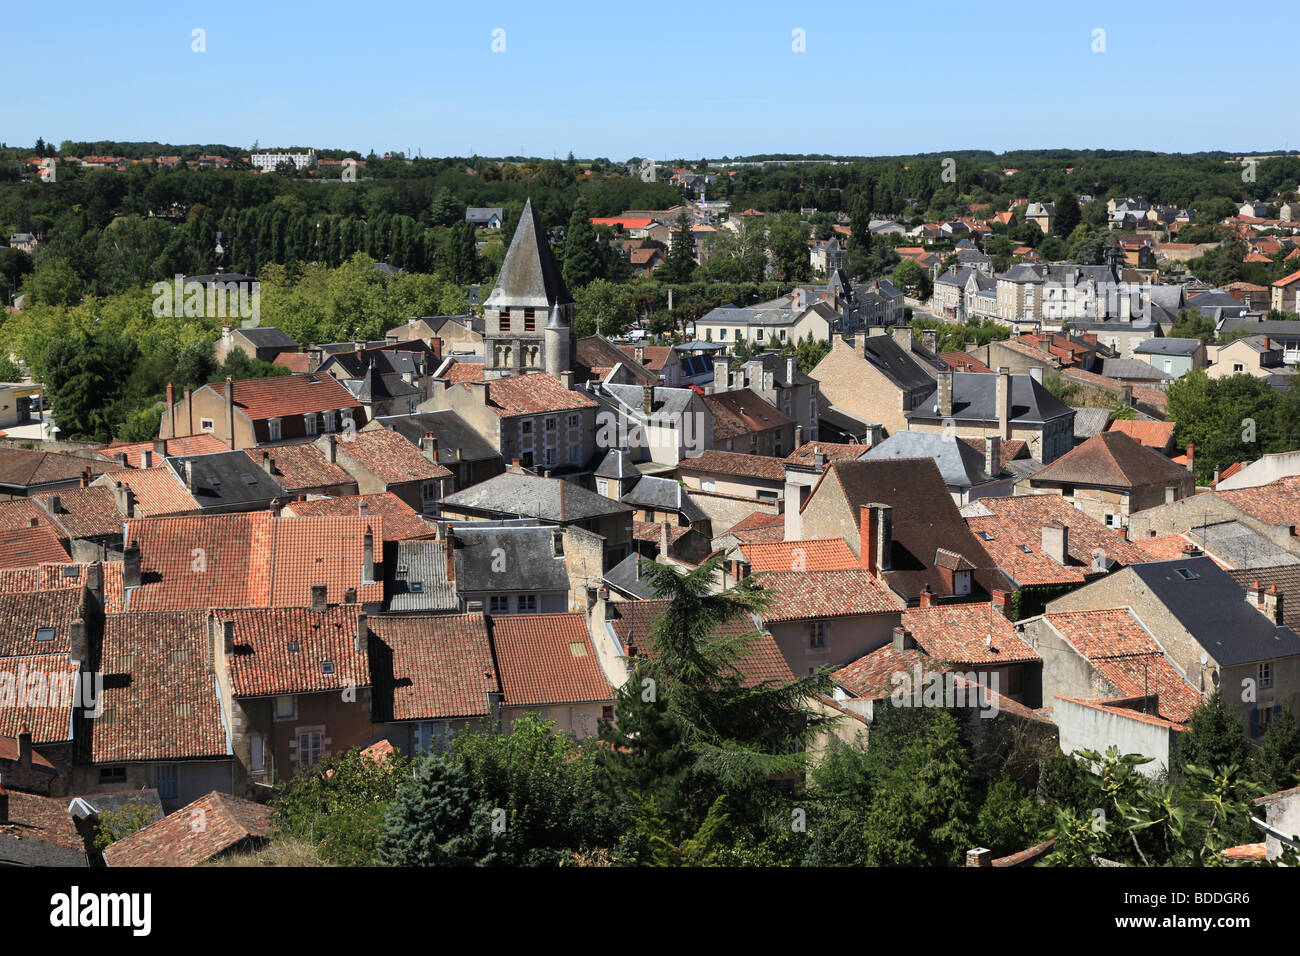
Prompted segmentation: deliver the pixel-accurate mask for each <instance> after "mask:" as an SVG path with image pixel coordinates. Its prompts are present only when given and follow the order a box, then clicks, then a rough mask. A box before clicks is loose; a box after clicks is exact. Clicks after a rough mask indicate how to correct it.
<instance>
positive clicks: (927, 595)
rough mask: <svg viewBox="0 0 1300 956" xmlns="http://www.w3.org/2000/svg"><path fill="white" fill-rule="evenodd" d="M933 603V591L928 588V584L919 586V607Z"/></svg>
mask: <svg viewBox="0 0 1300 956" xmlns="http://www.w3.org/2000/svg"><path fill="white" fill-rule="evenodd" d="M933 603H934V592H933V591H931V590H930V585H928V584H927V585H926V586H925V587H923V588H921V599H920V606H921V607H930V606H931V605H932V604H933Z"/></svg>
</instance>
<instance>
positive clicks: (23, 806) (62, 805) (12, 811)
mask: <svg viewBox="0 0 1300 956" xmlns="http://www.w3.org/2000/svg"><path fill="white" fill-rule="evenodd" d="M0 790H2V791H3V792H4V794H5V795H6V796H7V797H8V798H9V816H8V820H7V821H6V822H3V823H0V836H3V837H14V838H17V839H19V840H36V841H38V842H40V843H48V844H50V845H51V846H57V847H60V848H62V849H64V850H76V851H77V852H78V853H83V854H84V853H85V852H86V844H85V843H84V842H83V841H82V839H81V835H80V834H79V833H78V832H77V825H76V822H75V821H74V820H73V819H72V815H71V814H70V813H68V801H67V798H66V797H42V796H39V795H38V794H34V793H24V792H22V791H21V790H10V789H9V788H8V787H3V788H0Z"/></svg>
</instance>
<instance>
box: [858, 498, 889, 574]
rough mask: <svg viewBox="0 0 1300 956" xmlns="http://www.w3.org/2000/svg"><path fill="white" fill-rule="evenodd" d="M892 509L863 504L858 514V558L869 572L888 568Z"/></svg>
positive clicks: (873, 572)
mask: <svg viewBox="0 0 1300 956" xmlns="http://www.w3.org/2000/svg"><path fill="white" fill-rule="evenodd" d="M893 511H894V509H893V508H891V507H890V506H889V505H884V504H878V503H872V504H869V505H863V506H862V507H861V509H860V510H859V515H858V560H859V561H860V562H861V564H862V567H864V568H865V569H866V570H867V572H868V573H870V574H880V573H882V572H884V571H888V570H890V557H889V556H890V551H891V549H892V545H893Z"/></svg>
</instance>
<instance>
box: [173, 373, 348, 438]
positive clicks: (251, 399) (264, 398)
mask: <svg viewBox="0 0 1300 956" xmlns="http://www.w3.org/2000/svg"><path fill="white" fill-rule="evenodd" d="M203 389H208V390H210V391H211V392H212V393H213V394H214V395H215V396H216V397H217V399H219V400H220V401H222V402H224V401H225V400H226V386H225V383H224V382H217V383H214V384H211V385H204V386H203ZM203 389H200V390H199V391H202V390H203ZM195 394H196V395H197V393H195ZM231 394H232V398H233V400H234V403H235V408H236V409H238V410H239V411H242V412H243V413H244V414H245V415H247V416H248V418H250V419H251V420H253V421H262V420H264V419H267V418H287V417H290V416H294V415H298V416H302V415H306V414H309V413H311V412H330V411H335V410H336V409H353V410H356V411H360V409H361V405H360V404H359V403H358V402H357V400H356V398H354V397H353V395H352V393H351V392H349V391H348V390H347V389H346V388H344V387H343V386H342V385H340V384H339V383H338V382H337V381H336V380H335V379H334V378H333V377H331V376H329V375H273V376H271V377H270V378H246V379H242V380H240V381H238V382H234V383H232V388H231ZM363 417H364V416H354V420H355V421H356V422H357V425H358V426H360V425H361V423H362V419H363Z"/></svg>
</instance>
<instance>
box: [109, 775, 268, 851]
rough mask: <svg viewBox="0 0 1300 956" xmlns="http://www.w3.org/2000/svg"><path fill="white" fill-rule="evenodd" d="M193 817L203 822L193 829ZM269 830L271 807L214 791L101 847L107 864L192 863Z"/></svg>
mask: <svg viewBox="0 0 1300 956" xmlns="http://www.w3.org/2000/svg"><path fill="white" fill-rule="evenodd" d="M195 820H202V821H203V826H202V827H200V828H198V829H195V827H194V822H195ZM273 832H274V816H273V811H272V809H271V807H270V806H267V805H264V804H260V803H254V802H253V801H252V800H244V799H243V798H241V797H234V796H231V795H230V794H227V793H218V792H217V791H216V790H214V791H212V792H211V793H209V794H208V795H207V796H206V797H200V798H199V799H198V800H195V801H194V802H193V803H190V804H187V805H186V806H184V807H181V809H179V810H177V811H176V812H175V813H170V814H168V815H167V816H165V817H163V818H162V819H161V820H158V821H157V822H155V823H151V824H149V825H148V826H147V827H144V828H142V829H140V830H136V831H135V832H134V833H131V834H128V835H127V836H125V837H123V838H122V839H120V840H118V841H117V842H116V843H112V844H110V845H109V846H107V847H106V848H105V849H104V862H105V863H106V864H108V865H109V866H159V867H160V866H197V865H198V864H200V863H204V862H206V861H208V860H211V859H212V858H214V857H216V856H219V855H221V854H222V853H224V852H226V851H227V850H230V849H232V848H234V847H238V846H241V845H246V843H247V841H257V842H260V841H262V840H265V839H268V838H269V837H270V836H271V834H272V833H273Z"/></svg>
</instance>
